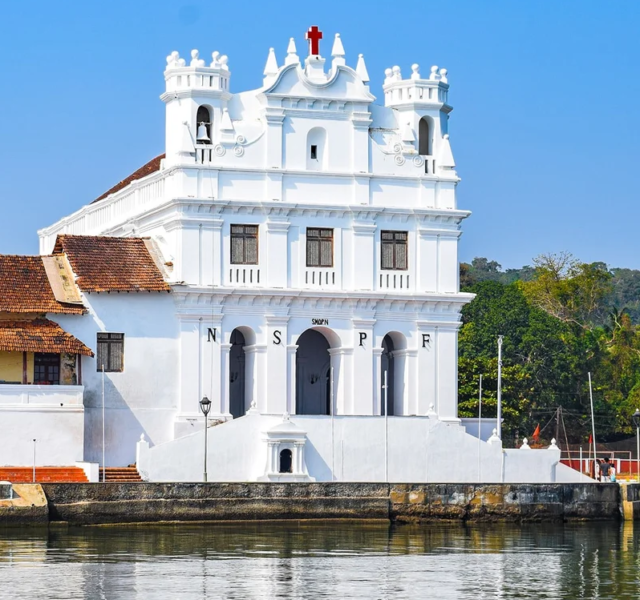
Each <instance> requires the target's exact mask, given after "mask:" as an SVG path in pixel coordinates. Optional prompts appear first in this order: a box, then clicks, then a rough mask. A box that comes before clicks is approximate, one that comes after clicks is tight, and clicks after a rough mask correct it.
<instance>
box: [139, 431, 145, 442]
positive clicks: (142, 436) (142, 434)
mask: <svg viewBox="0 0 640 600" xmlns="http://www.w3.org/2000/svg"><path fill="white" fill-rule="evenodd" d="M140 441H141V442H144V441H145V439H144V433H141V434H140Z"/></svg>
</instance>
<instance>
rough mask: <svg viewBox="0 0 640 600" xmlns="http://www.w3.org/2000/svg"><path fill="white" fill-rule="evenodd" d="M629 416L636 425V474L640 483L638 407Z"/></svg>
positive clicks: (639, 422)
mask: <svg viewBox="0 0 640 600" xmlns="http://www.w3.org/2000/svg"><path fill="white" fill-rule="evenodd" d="M631 418H632V419H633V424H634V425H635V426H636V444H637V448H636V466H637V469H636V471H637V475H638V483H640V408H636V412H634V413H633V416H632V417H631Z"/></svg>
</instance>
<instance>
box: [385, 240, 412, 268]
mask: <svg viewBox="0 0 640 600" xmlns="http://www.w3.org/2000/svg"><path fill="white" fill-rule="evenodd" d="M408 239H409V234H408V233H407V232H406V231H381V232H380V241H381V245H382V249H381V263H382V268H383V269H389V270H394V271H406V270H407V269H408V268H409V267H408V265H407V240H408Z"/></svg>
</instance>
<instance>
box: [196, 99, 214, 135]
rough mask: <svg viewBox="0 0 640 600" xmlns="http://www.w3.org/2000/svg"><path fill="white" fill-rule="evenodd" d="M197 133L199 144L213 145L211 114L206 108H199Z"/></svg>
mask: <svg viewBox="0 0 640 600" xmlns="http://www.w3.org/2000/svg"><path fill="white" fill-rule="evenodd" d="M196 132H197V133H196V141H197V142H198V144H210V143H211V112H210V111H209V109H208V108H207V107H206V106H199V107H198V114H197V116H196Z"/></svg>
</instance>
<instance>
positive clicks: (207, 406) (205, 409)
mask: <svg viewBox="0 0 640 600" xmlns="http://www.w3.org/2000/svg"><path fill="white" fill-rule="evenodd" d="M200 410H201V411H202V414H203V415H204V481H205V483H206V481H207V425H208V423H207V415H208V414H209V411H210V410H211V400H209V398H207V397H206V396H205V397H204V398H203V399H202V400H200Z"/></svg>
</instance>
